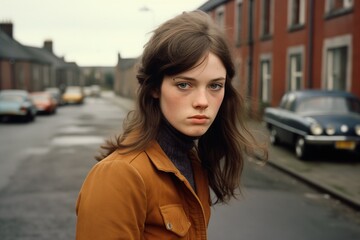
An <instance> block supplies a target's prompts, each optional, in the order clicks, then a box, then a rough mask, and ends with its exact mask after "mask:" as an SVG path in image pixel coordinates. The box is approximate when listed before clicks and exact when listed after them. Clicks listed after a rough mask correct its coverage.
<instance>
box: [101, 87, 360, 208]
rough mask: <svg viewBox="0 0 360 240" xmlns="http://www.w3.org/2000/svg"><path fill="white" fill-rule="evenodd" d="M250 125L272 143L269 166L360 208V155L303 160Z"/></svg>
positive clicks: (122, 101)
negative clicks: (274, 144)
mask: <svg viewBox="0 0 360 240" xmlns="http://www.w3.org/2000/svg"><path fill="white" fill-rule="evenodd" d="M103 97H106V98H109V100H111V101H114V102H116V103H117V104H118V105H120V106H122V107H124V108H127V109H128V110H131V109H133V106H134V101H133V100H132V99H128V98H123V97H119V96H116V95H114V94H113V93H112V92H107V93H105V94H104V95H103ZM248 125H249V127H250V129H251V131H252V133H253V134H254V135H255V137H256V138H257V139H258V140H259V141H260V142H262V143H266V144H269V160H268V164H269V165H271V166H273V167H275V168H277V169H279V170H281V171H284V172H286V173H288V174H290V175H292V176H293V177H296V178H297V179H300V180H302V181H303V182H305V183H307V184H309V185H311V186H313V187H315V188H317V189H318V190H320V191H322V192H325V193H326V194H329V196H331V197H333V198H336V199H338V200H340V201H342V202H343V203H345V204H347V205H349V206H350V207H352V208H354V209H356V210H360V174H359V173H360V156H358V155H348V154H335V155H334V154H332V153H331V152H330V153H328V154H323V153H321V152H320V153H314V158H311V160H310V161H301V160H298V159H297V158H296V157H295V155H294V153H293V150H292V148H291V147H288V146H271V145H270V143H269V141H268V139H269V137H268V131H267V129H266V128H265V126H264V125H263V124H262V122H260V121H255V120H252V121H249V123H248ZM322 154H323V155H322Z"/></svg>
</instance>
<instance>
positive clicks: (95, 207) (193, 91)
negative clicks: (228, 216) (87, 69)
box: [76, 11, 256, 240]
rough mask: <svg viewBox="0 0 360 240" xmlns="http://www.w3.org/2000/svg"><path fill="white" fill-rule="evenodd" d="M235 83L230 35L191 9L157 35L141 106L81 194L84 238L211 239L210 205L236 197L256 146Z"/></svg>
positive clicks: (144, 72)
mask: <svg viewBox="0 0 360 240" xmlns="http://www.w3.org/2000/svg"><path fill="white" fill-rule="evenodd" d="M233 77H234V64H233V61H232V58H231V54H230V50H229V47H228V45H227V43H226V40H225V39H224V34H223V33H222V32H221V30H219V29H218V27H217V26H216V25H215V24H214V23H213V22H212V20H211V18H210V17H209V16H208V15H207V14H205V13H203V12H200V11H194V12H186V13H183V14H181V15H179V16H177V17H175V18H173V19H171V20H169V21H167V22H165V23H164V24H163V25H161V26H160V27H159V28H158V29H156V30H155V31H154V34H153V36H152V38H151V39H150V40H149V42H148V43H147V45H146V46H145V49H144V52H143V55H142V57H141V67H140V68H139V70H138V75H137V78H138V81H139V89H138V98H137V108H136V110H135V111H134V112H132V113H130V114H129V116H128V118H127V121H125V122H124V131H123V133H122V135H120V136H119V137H118V138H117V139H116V141H114V142H111V141H108V142H107V144H106V145H105V146H103V147H104V148H105V149H106V150H107V151H106V153H105V154H104V156H102V158H101V159H99V160H101V161H100V162H99V163H97V164H96V165H95V166H94V167H93V169H92V170H91V171H90V173H89V174H88V176H87V178H86V180H85V182H84V184H83V186H82V189H81V191H80V194H79V198H78V202H77V209H76V211H77V215H78V219H77V233H76V236H77V239H87V240H88V239H103V240H106V239H156V240H159V239H206V238H207V233H206V232H207V226H208V223H209V218H210V206H211V204H214V203H221V202H227V201H228V200H230V198H232V197H236V195H237V190H238V189H239V186H240V176H241V172H242V168H243V162H244V157H245V156H246V155H253V154H254V152H255V151H254V150H255V146H256V145H255V144H254V138H253V137H252V136H251V134H250V133H249V131H248V130H247V129H246V127H245V123H244V117H245V113H244V111H245V110H244V109H245V108H244V101H243V99H242V98H241V96H240V95H239V94H238V93H237V91H236V90H235V89H234V88H233V86H232V84H231V81H232V78H233ZM209 188H211V189H212V191H213V193H214V199H211V198H210V193H209Z"/></svg>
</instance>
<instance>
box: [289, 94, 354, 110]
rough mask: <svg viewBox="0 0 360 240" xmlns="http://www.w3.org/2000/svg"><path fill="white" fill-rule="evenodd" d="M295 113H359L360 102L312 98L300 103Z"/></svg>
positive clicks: (339, 98)
mask: <svg viewBox="0 0 360 240" xmlns="http://www.w3.org/2000/svg"><path fill="white" fill-rule="evenodd" d="M296 112H297V113H309V112H311V113H313V112H316V113H319V114H321V113H339V114H341V113H349V112H357V113H360V102H359V101H356V100H352V99H346V98H343V97H325V96H324V97H313V98H307V99H304V100H303V101H301V102H300V103H299V104H298V106H297V108H296Z"/></svg>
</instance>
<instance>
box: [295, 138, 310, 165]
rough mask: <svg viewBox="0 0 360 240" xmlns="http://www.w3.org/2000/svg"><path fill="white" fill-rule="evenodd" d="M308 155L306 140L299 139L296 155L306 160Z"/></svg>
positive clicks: (297, 140)
mask: <svg viewBox="0 0 360 240" xmlns="http://www.w3.org/2000/svg"><path fill="white" fill-rule="evenodd" d="M307 153H308V147H307V146H306V143H305V139H304V138H303V137H298V138H297V139H296V142H295V154H296V157H297V158H299V159H302V160H305V159H306V157H307Z"/></svg>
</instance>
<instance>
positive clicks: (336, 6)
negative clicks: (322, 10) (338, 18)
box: [327, 0, 354, 12]
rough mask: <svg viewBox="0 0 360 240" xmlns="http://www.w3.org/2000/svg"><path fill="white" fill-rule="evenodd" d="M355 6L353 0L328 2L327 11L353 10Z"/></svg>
mask: <svg viewBox="0 0 360 240" xmlns="http://www.w3.org/2000/svg"><path fill="white" fill-rule="evenodd" d="M353 5H354V1H353V0H328V1H327V11H328V12H336V11H339V10H342V9H349V8H352V7H353Z"/></svg>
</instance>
